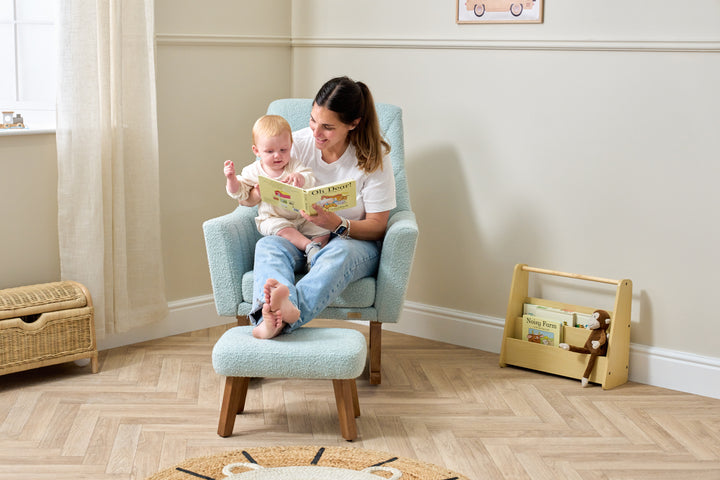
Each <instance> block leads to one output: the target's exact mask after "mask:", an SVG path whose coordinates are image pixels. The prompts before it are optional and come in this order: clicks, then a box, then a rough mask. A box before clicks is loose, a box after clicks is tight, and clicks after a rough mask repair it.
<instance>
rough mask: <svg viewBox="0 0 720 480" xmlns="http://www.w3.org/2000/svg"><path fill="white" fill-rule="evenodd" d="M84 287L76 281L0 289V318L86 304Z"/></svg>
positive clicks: (65, 308)
mask: <svg viewBox="0 0 720 480" xmlns="http://www.w3.org/2000/svg"><path fill="white" fill-rule="evenodd" d="M88 302H89V299H88V298H87V295H86V290H85V288H84V287H83V286H82V285H80V284H79V283H77V282H71V281H64V282H54V283H42V284H38V285H29V286H26V287H17V288H7V289H5V290H0V320H4V319H6V318H16V317H22V316H25V315H35V314H38V313H44V312H54V311H58V310H68V309H71V308H80V307H84V306H86V305H88Z"/></svg>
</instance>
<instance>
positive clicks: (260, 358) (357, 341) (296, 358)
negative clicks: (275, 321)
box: [212, 326, 367, 380]
mask: <svg viewBox="0 0 720 480" xmlns="http://www.w3.org/2000/svg"><path fill="white" fill-rule="evenodd" d="M252 329H253V327H252V326H243V327H233V328H231V329H230V330H228V331H226V332H225V333H224V334H223V335H222V336H221V337H220V339H219V340H218V341H217V343H216V344H215V347H214V348H213V352H212V362H213V368H214V369H215V371H216V372H217V373H218V374H220V375H224V376H226V377H265V378H308V379H314V378H323V379H333V380H335V379H338V380H342V379H354V378H357V377H359V376H360V374H362V372H363V370H364V368H365V357H366V355H367V346H366V343H365V336H364V335H363V334H362V333H360V332H358V331H357V330H351V329H344V328H307V327H305V328H299V329H297V330H296V331H295V332H293V334H292V335H280V336H278V337H275V338H273V339H271V340H258V339H257V338H255V337H253V336H252Z"/></svg>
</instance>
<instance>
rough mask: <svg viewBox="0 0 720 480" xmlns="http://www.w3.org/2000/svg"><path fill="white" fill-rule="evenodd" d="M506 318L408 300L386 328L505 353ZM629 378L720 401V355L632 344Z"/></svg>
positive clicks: (633, 380)
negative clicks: (394, 320) (713, 355)
mask: <svg viewBox="0 0 720 480" xmlns="http://www.w3.org/2000/svg"><path fill="white" fill-rule="evenodd" d="M504 325H505V319H504V318H498V317H489V316H484V315H477V314H474V313H468V312H462V311H457V310H452V309H448V308H440V307H434V306H432V305H424V304H421V303H415V302H405V306H404V308H403V312H402V316H401V318H400V322H399V323H397V324H387V325H385V326H383V328H384V329H385V330H390V331H393V332H399V333H405V334H407V335H413V336H416V337H421V338H428V339H432V340H438V341H441V342H446V343H450V344H453V345H460V346H463V347H470V348H477V349H479V350H484V351H486V352H493V353H500V342H501V340H502V336H503V328H504ZM628 377H629V380H630V381H632V382H637V383H644V384H647V385H653V386H655V387H663V388H668V389H671V390H678V391H681V392H687V393H692V394H696V395H702V396H706V397H712V398H719V399H720V358H715V357H703V356H700V355H695V354H691V353H685V352H678V351H674V350H667V349H663V348H658V347H649V346H646V345H639V344H634V343H631V344H630V371H629V374H628Z"/></svg>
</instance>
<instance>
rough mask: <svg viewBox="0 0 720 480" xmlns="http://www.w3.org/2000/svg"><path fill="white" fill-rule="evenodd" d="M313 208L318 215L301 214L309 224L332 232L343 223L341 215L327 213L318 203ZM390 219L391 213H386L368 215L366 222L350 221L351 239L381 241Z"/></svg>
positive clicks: (366, 215)
mask: <svg viewBox="0 0 720 480" xmlns="http://www.w3.org/2000/svg"><path fill="white" fill-rule="evenodd" d="M313 208H314V209H315V211H316V212H317V215H308V214H307V213H306V212H303V211H301V212H300V215H302V216H303V218H304V219H305V220H307V221H308V222H311V223H314V224H315V225H317V226H319V227H322V228H324V229H326V230H330V231H331V232H332V231H334V230H335V229H336V228H337V227H339V226H340V224H341V223H342V219H341V218H340V216H339V215H337V214H336V213H334V212H327V211H325V210H324V209H323V208H322V206H321V205H319V204H317V203H316V204H315V205H313ZM389 218H390V211H385V212H377V213H366V214H365V219H364V220H350V221H349V222H350V228H349V230H350V238H354V239H356V240H372V241H375V240H381V239H382V238H383V237H384V236H385V230H387V223H388V219H389Z"/></svg>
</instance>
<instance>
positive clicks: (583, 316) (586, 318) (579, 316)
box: [575, 312, 595, 328]
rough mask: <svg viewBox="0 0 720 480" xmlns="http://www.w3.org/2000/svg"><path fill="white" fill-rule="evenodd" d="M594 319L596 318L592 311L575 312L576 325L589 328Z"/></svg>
mask: <svg viewBox="0 0 720 480" xmlns="http://www.w3.org/2000/svg"><path fill="white" fill-rule="evenodd" d="M593 321H595V318H593V316H592V314H591V313H580V312H575V326H576V327H583V328H588V325H590V324H591V323H593Z"/></svg>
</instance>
